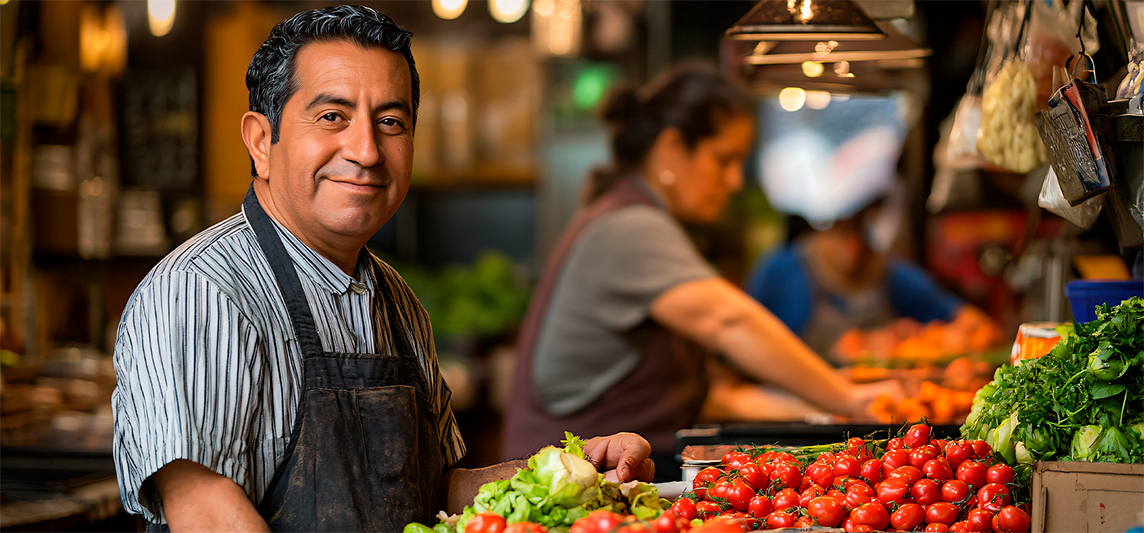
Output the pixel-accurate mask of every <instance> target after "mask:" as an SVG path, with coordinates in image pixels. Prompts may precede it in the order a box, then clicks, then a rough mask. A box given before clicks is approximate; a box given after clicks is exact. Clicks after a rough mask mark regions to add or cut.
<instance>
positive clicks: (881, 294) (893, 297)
mask: <svg viewBox="0 0 1144 533" xmlns="http://www.w3.org/2000/svg"><path fill="white" fill-rule="evenodd" d="M879 209H880V206H879V205H878V204H875V205H872V206H869V207H867V208H865V209H863V210H861V211H859V212H858V213H857V214H856V215H854V216H852V217H850V218H847V219H844V220H838V221H835V222H834V223H832V224H830V226H829V227H827V228H824V229H819V230H812V231H809V232H807V233H805V234H803V235H801V236H800V237H798V238H796V239H794V240H793V241H792V242H791V243H790V244H788V245H786V246H784V247H782V248H781V249H779V250H777V251H775V252H773V253H771V254H769V255H766V256H765V257H763V258H761V259H760V260H759V261H758V262H757V263H756V265H755V266H754V268H753V269H752V271H751V273H750V275H749V276H748V279H747V281H746V286H745V290H746V292H747V293H749V294H750V295H751V296H752V297H754V298H755V299H756V300H758V301H759V302H760V303H761V304H763V306H765V307H766V308H767V309H769V310H771V312H773V313H774V314H775V316H777V317H778V318H779V319H780V320H782V321H783V323H785V324H786V325H787V327H789V328H790V329H791V330H792V331H793V332H794V333H795V334H797V335H798V336H799V337H800V338H802V339H803V341H804V342H806V343H807V344H808V345H809V346H810V347H811V348H812V349H814V350H815V351H816V352H817V353H818V354H819V355H821V356H823V357H824V358H826V359H827V361H829V362H831V363H832V364H835V365H840V364H841V363H843V362H844V361H842V360H840V359H839V358H838V357H837V354H835V353H833V352H832V348H833V347H834V344H835V343H836V342H837V341H838V339H839V337H841V336H842V334H843V333H845V332H846V331H849V330H851V329H861V330H870V329H876V328H880V327H884V326H887V325H889V324H891V323H892V322H894V321H895V320H896V319H898V318H902V317H908V318H912V319H914V320H916V321H918V322H921V323H927V322H930V321H933V320H941V321H946V322H953V323H954V324H955V326H956V327H964V328H966V330H967V331H968V330H972V329H974V328H977V327H986V328H993V329H996V327H997V326H996V324H995V323H994V322H993V320H992V319H991V318H989V317H988V316H987V315H985V314H984V313H983V312H981V311H980V310H978V309H976V308H975V307H973V306H971V305H969V304H967V303H966V302H965V301H963V300H962V299H961V298H959V297H957V296H956V295H954V294H952V293H950V292H948V291H946V290H945V289H944V288H942V287H941V286H940V285H939V284H938V283H937V282H936V281H935V280H934V279H933V278H932V277H931V276H930V275H929V274H928V273H927V272H926V271H925V270H923V269H922V268H920V267H918V266H917V265H914V264H912V263H910V262H907V261H905V260H902V259H899V258H895V257H891V256H888V255H886V254H882V253H879V252H878V251H875V250H874V248H873V247H871V245H870V243H869V240H870V239H869V238H868V237H867V235H870V234H871V228H872V226H873V223H874V219H875V218H876V217H877V215H878V210H879Z"/></svg>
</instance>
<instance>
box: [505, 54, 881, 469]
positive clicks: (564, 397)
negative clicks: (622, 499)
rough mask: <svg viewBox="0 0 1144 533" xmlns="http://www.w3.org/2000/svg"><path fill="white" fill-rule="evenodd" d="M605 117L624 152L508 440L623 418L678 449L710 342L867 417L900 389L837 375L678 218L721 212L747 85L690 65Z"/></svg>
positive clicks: (664, 449) (580, 245) (586, 429)
mask: <svg viewBox="0 0 1144 533" xmlns="http://www.w3.org/2000/svg"><path fill="white" fill-rule="evenodd" d="M604 116H605V119H606V120H607V121H608V122H609V123H611V124H612V125H613V138H612V151H613V157H614V165H615V166H614V168H613V169H611V170H610V171H605V172H598V173H597V174H596V175H595V176H594V177H593V184H592V185H593V187H592V191H591V193H590V194H589V201H590V203H589V204H588V205H587V206H586V207H585V208H584V209H583V210H581V212H579V213H578V214H577V215H576V216H575V217H574V218H573V220H572V221H571V222H570V224H569V226H568V227H567V228H566V229H565V233H564V234H563V236H562V237H561V240H560V241H559V243H558V244H557V246H556V248H555V249H554V250H553V252H552V255H551V256H550V258H549V261H548V265H547V267H546V269H545V272H544V273H543V275H542V278H541V281H540V284H539V285H538V287H537V290H536V292H535V293H534V295H533V300H532V303H531V306H530V308H529V311H528V315H527V316H526V318H525V322H524V325H523V328H522V331H521V336H520V339H519V343H518V346H517V362H516V371H515V375H514V378H513V380H514V381H513V387H512V394H513V397H512V399H511V401H510V402H509V405H508V408H507V413H506V414H507V419H506V423H505V438H504V439H503V441H504V443H505V448H504V449H503V455H505V456H506V457H519V456H523V455H526V454H528V453H531V452H533V451H535V450H536V449H537V448H540V447H542V446H544V445H547V444H551V443H554V442H557V441H559V440H560V439H561V438H563V432H564V431H571V432H573V433H576V434H588V433H590V434H597V433H607V432H608V431H609V430H610V429H612V428H622V429H623V430H625V431H634V432H638V433H639V434H641V435H643V436H644V437H645V438H647V440H648V441H649V442H650V443H651V445H652V450H653V458H659V459H661V460H663V459H667V461H670V457H671V454H672V452H673V449H674V445H675V432H676V430H679V429H681V428H685V427H689V426H691V425H692V424H693V423H694V422H695V420H696V418H697V416H698V414H699V412H700V410H701V408H702V407H703V403H704V400H705V398H706V396H707V388H708V382H707V377H706V369H705V363H706V356H707V354H708V352H711V351H717V352H721V353H722V354H724V355H725V357H726V358H727V359H728V360H729V361H730V362H732V363H733V364H735V365H736V366H737V367H738V368H740V369H741V370H742V371H744V372H745V373H746V374H749V375H750V376H752V377H754V378H757V379H759V380H762V381H765V382H770V383H775V384H777V385H779V386H781V387H783V388H786V389H788V390H789V391H790V392H792V393H794V394H796V395H798V396H800V397H802V398H803V399H805V400H807V401H808V402H810V403H812V404H814V405H815V406H817V407H819V408H821V409H823V410H826V411H829V412H833V413H837V414H842V415H848V416H860V415H862V414H864V410H865V408H866V406H867V404H868V402H869V401H870V400H871V399H872V398H873V397H874V396H876V395H877V394H878V393H879V392H881V391H882V390H891V392H892V391H893V389H892V387H887V386H884V385H874V386H855V385H852V384H851V383H849V382H847V381H846V380H845V379H843V378H842V377H840V376H839V375H838V374H836V373H835V372H834V371H833V370H831V369H830V368H829V367H828V366H827V365H826V364H824V363H823V362H822V361H821V359H819V358H818V357H817V356H816V355H815V354H814V353H813V352H811V351H810V350H809V349H808V348H807V347H806V345H805V344H803V343H802V342H801V341H799V339H798V337H796V336H795V335H794V334H792V333H791V332H790V330H789V329H787V328H786V327H785V326H784V325H783V324H782V322H780V321H779V320H777V319H776V318H775V317H774V315H772V314H770V313H769V312H768V311H767V310H766V309H764V308H763V307H761V306H760V305H759V304H758V303H757V302H755V301H754V300H753V299H751V297H750V296H747V295H746V294H744V293H743V292H742V291H741V290H739V289H738V288H736V287H735V286H734V285H732V284H731V283H729V282H727V281H726V280H724V279H722V278H720V277H719V275H718V273H716V272H715V271H714V270H713V269H712V268H711V267H710V266H709V265H708V264H707V262H706V261H705V260H704V259H703V257H702V256H700V254H699V253H698V251H697V250H696V249H695V247H694V245H693V244H692V243H691V242H690V241H689V240H688V238H687V236H686V234H685V233H684V230H683V228H682V226H681V223H683V222H711V221H714V220H715V219H716V218H717V217H718V216H719V213H720V212H721V210H722V208H723V207H724V205H725V204H726V202H727V199H728V196H729V195H730V194H731V193H732V192H734V191H736V190H738V189H739V188H740V187H742V182H743V174H742V163H743V159H744V158H745V157H746V156H747V154H748V152H750V150H751V146H752V143H753V141H754V132H755V131H754V104H753V102H752V101H751V100H749V99H748V98H747V97H746V96H745V95H743V94H742V93H741V92H739V91H738V90H737V89H736V88H735V87H733V86H732V85H731V84H729V83H728V82H727V81H726V80H724V79H723V78H722V77H721V76H720V75H719V74H718V73H717V72H713V71H708V70H705V69H697V68H682V69H677V70H675V71H672V72H669V73H668V74H666V75H665V76H664V77H662V78H660V79H657V80H656V81H655V82H653V83H652V84H650V85H648V86H647V87H645V88H643V89H641V90H639V91H631V90H628V91H625V92H621V93H619V94H617V95H615V96H614V97H613V98H612V99H611V101H610V102H609V104H608V106H607V108H606V111H605V114H604ZM897 394H900V391H899V392H898V393H897ZM760 407H761V408H764V409H765V406H760ZM663 464H671V463H670V462H664V463H663ZM663 473H664V474H669V475H670V474H671V473H670V472H663Z"/></svg>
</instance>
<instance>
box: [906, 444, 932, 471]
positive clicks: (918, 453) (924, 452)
mask: <svg viewBox="0 0 1144 533" xmlns="http://www.w3.org/2000/svg"><path fill="white" fill-rule="evenodd" d="M936 457H937V450H936V449H934V448H933V447H931V446H928V445H926V446H921V447H919V448H914V449H912V450H910V454H909V461H910V465H911V466H913V467H914V468H917V469H918V470H921V469H922V467H923V466H925V464H926V463H927V462H929V461H930V460H931V459H934V458H936Z"/></svg>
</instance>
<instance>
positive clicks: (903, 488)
mask: <svg viewBox="0 0 1144 533" xmlns="http://www.w3.org/2000/svg"><path fill="white" fill-rule="evenodd" d="M874 490H875V491H877V493H878V500H879V501H881V502H882V503H883V504H884V505H886V506H887V507H889V506H890V505H892V504H895V503H897V504H901V503H902V501H903V500H905V499H906V498H907V497H909V494H910V484H909V482H907V481H906V480H904V479H902V478H890V479H887V480H886V481H883V482H881V483H878V486H877V487H874Z"/></svg>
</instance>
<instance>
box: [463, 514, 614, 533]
mask: <svg viewBox="0 0 1144 533" xmlns="http://www.w3.org/2000/svg"><path fill="white" fill-rule="evenodd" d="M623 521H624V517H622V516H620V515H618V514H616V513H613V512H611V511H604V510H602V509H601V510H597V511H592V512H590V513H588V516H585V517H583V518H581V519H579V520H577V521H575V522H573V523H572V529H571V530H570V531H569V533H604V532H605V531H611V530H612V529H613V528H615V527H616V526H618V525H620V523H621V522H623ZM469 523H470V524H471V523H472V522H471V521H470V522H469ZM465 533H469V528H468V526H466V527H465Z"/></svg>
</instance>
